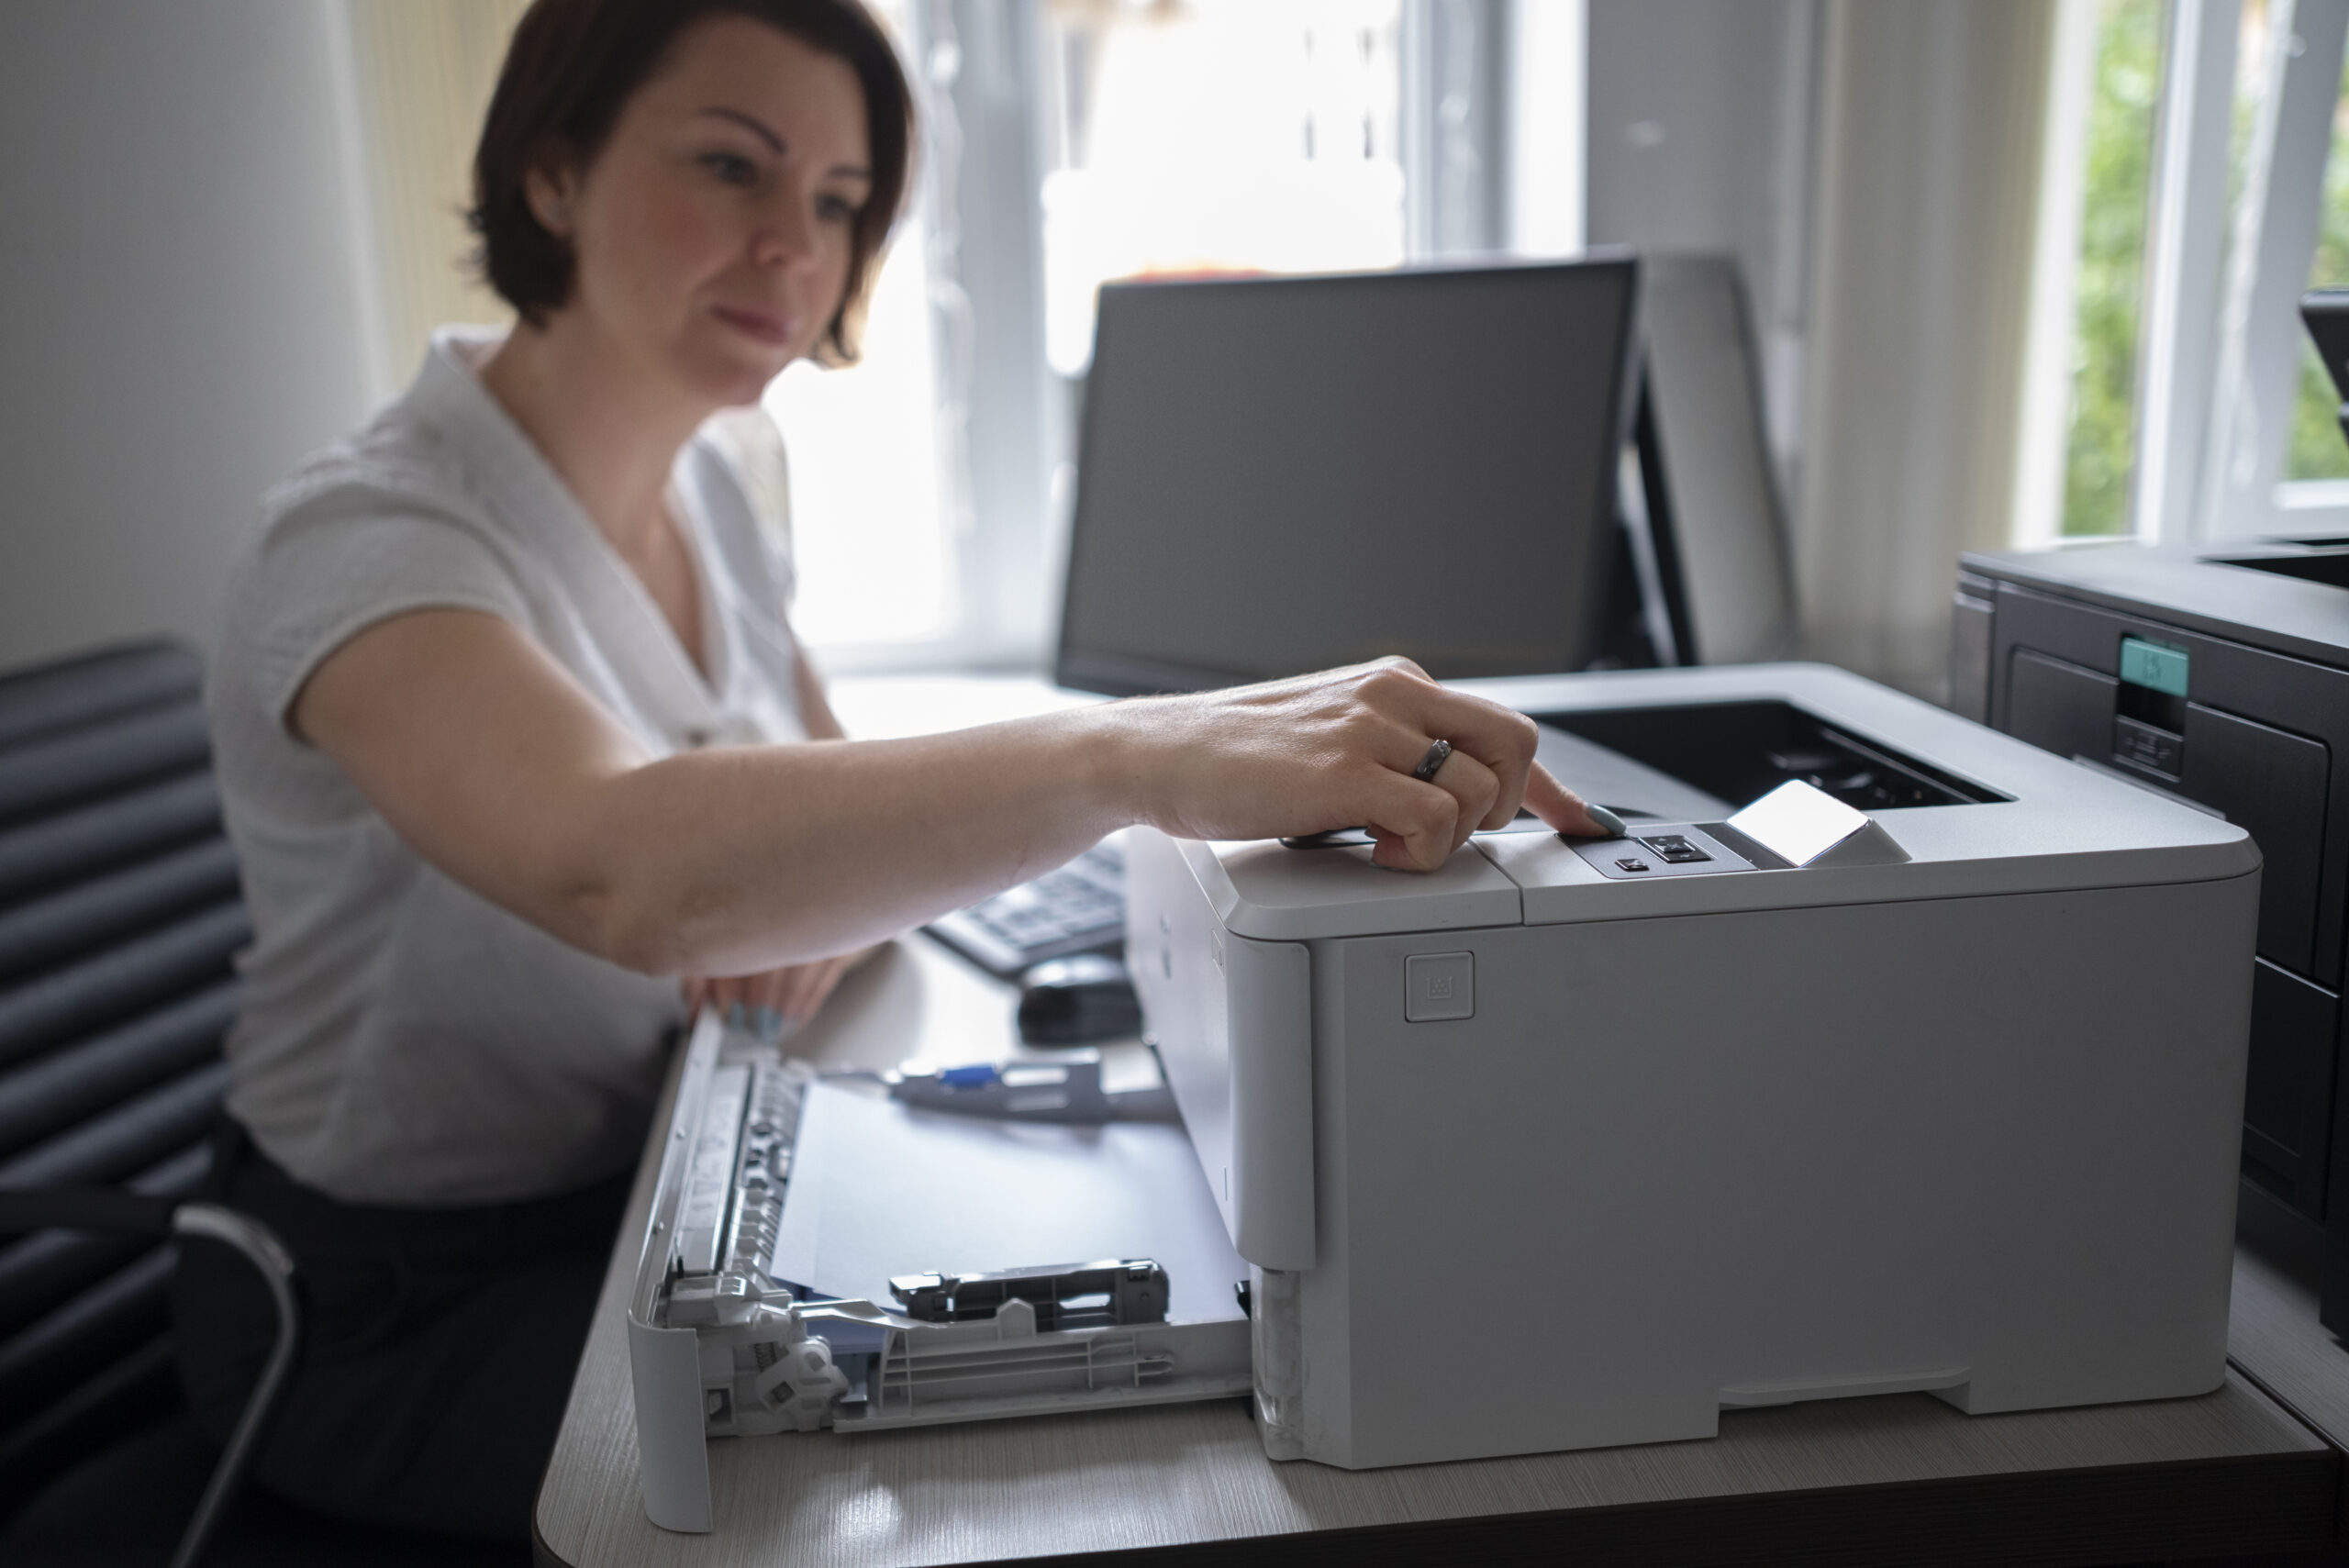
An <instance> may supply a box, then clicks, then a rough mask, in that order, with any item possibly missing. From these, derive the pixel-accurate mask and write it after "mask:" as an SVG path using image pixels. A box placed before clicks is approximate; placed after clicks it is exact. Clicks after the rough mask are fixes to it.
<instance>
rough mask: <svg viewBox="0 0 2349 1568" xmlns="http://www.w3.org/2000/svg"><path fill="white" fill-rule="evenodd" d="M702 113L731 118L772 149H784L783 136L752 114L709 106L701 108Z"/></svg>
mask: <svg viewBox="0 0 2349 1568" xmlns="http://www.w3.org/2000/svg"><path fill="white" fill-rule="evenodd" d="M702 113H703V114H706V115H716V116H717V117H718V118H719V119H722V120H732V121H733V122H734V123H735V124H736V125H739V126H740V127H741V128H743V129H745V130H747V131H749V132H750V133H751V135H752V136H755V137H757V138H758V139H760V140H761V141H763V142H765V143H766V144H767V146H768V147H769V148H770V149H772V150H774V151H776V152H781V151H782V150H784V147H783V138H781V137H779V136H777V135H776V134H775V133H774V131H772V130H770V129H768V128H767V127H766V125H765V124H764V122H763V121H761V120H759V119H757V118H756V117H752V116H750V115H746V114H744V113H743V112H742V111H741V110H740V109H728V108H719V107H711V108H707V109H704V110H702Z"/></svg>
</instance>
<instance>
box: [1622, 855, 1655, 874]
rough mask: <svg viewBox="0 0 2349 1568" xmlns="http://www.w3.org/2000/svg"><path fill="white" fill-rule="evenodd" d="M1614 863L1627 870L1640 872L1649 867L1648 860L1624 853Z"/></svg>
mask: <svg viewBox="0 0 2349 1568" xmlns="http://www.w3.org/2000/svg"><path fill="white" fill-rule="evenodd" d="M1615 863H1616V864H1617V865H1618V866H1620V867H1621V868H1622V869H1623V870H1625V871H1627V872H1642V871H1646V870H1648V869H1650V868H1649V866H1648V862H1645V861H1643V860H1642V859H1640V857H1639V856H1637V855H1625V856H1623V857H1621V858H1620V859H1619V860H1618V861H1616V862H1615Z"/></svg>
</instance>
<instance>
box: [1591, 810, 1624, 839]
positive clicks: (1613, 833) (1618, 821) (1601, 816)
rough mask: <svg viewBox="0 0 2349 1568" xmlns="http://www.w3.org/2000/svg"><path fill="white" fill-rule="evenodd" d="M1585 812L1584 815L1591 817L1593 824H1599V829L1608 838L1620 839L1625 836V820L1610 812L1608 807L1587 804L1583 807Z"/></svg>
mask: <svg viewBox="0 0 2349 1568" xmlns="http://www.w3.org/2000/svg"><path fill="white" fill-rule="evenodd" d="M1583 811H1584V814H1585V815H1586V816H1587V817H1589V818H1590V819H1591V820H1592V821H1593V822H1596V823H1598V826H1599V828H1601V829H1602V830H1603V831H1604V832H1605V834H1606V836H1607V837H1608V838H1610V839H1620V838H1621V837H1622V836H1623V819H1622V818H1621V817H1618V816H1616V815H1615V814H1614V813H1613V812H1611V811H1609V810H1608V809H1607V807H1605V806H1591V805H1588V804H1585V805H1584V806H1583Z"/></svg>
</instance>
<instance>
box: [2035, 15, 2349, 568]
mask: <svg viewBox="0 0 2349 1568" xmlns="http://www.w3.org/2000/svg"><path fill="white" fill-rule="evenodd" d="M2098 11H2099V16H2098V18H2097V51H2096V85H2095V90H2094V95H2093V96H2092V97H2091V99H2090V101H2089V106H2088V123H2087V176H2086V181H2085V186H2084V190H2083V193H2082V199H2081V212H2080V270H2079V276H2078V282H2077V284H2076V295H2075V298H2076V304H2075V306H2074V309H2075V317H2074V325H2075V338H2074V348H2073V361H2072V425H2071V431H2070V437H2069V441H2068V445H2067V448H2066V451H2065V468H2064V532H2065V533H2066V534H2074V535H2094V534H2117V533H2122V532H2125V531H2127V529H2128V528H2129V473H2130V467H2131V462H2132V452H2133V449H2134V442H2135V435H2136V406H2137V321H2138V306H2139V303H2140V296H2141V295H2143V287H2144V272H2145V264H2144V257H2145V219H2146V214H2147V211H2148V208H2149V206H2150V196H2151V190H2152V186H2151V183H2150V177H2151V174H2152V172H2153V155H2154V106H2155V104H2156V103H2157V102H2158V100H2159V98H2160V96H2161V76H2162V70H2161V68H2162V6H2161V0H2103V3H2102V4H2101V5H2100V6H2099V7H2098ZM2327 211H2328V217H2329V216H2330V213H2331V211H2332V209H2331V208H2330V207H2328V209H2327ZM2344 211H2349V208H2344ZM2328 232H2330V231H2329V230H2328ZM2345 237H2349V235H2345ZM2344 257H2349V251H2345V252H2344ZM2334 444H2335V445H2336V446H2337V445H2340V442H2339V441H2338V439H2336V440H2335V443H2334ZM2344 455H2349V449H2344Z"/></svg>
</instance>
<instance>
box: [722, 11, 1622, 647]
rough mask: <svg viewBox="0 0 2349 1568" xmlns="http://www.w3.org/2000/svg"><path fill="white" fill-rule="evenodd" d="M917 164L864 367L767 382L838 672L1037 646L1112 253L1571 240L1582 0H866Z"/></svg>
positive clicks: (1305, 255) (1190, 255)
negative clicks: (900, 81)
mask: <svg viewBox="0 0 2349 1568" xmlns="http://www.w3.org/2000/svg"><path fill="white" fill-rule="evenodd" d="M875 9H876V10H877V11H879V12H880V13H881V14H882V15H883V17H884V18H885V20H886V21H887V22H888V24H889V25H890V27H891V28H892V29H893V30H894V31H895V32H896V36H897V37H898V39H899V40H900V42H901V45H902V48H903V53H904V56H905V58H906V59H907V61H908V62H909V69H910V71H911V73H912V74H914V75H916V76H917V77H918V83H917V90H918V92H919V93H920V94H921V95H922V96H923V99H924V103H923V118H924V136H923V146H922V150H921V163H920V183H919V189H918V197H917V204H916V206H915V208H914V210H913V213H912V215H911V218H910V221H909V222H908V223H907V226H906V227H905V228H904V229H903V230H902V231H901V233H900V235H899V237H898V239H897V241H896V245H895V247H894V248H893V250H892V252H891V254H890V257H889V259H888V261H887V263H886V265H885V269H884V271H883V272H882V274H881V277H880V280H879V283H878V286H877V289H876V293H875V296H874V310H873V315H872V318H871V322H870V327H869V329H868V332H867V336H866V344H865V348H866V352H865V357H864V361H863V363H861V364H859V365H858V366H856V367H854V368H853V369H850V370H845V371H818V370H816V369H814V368H813V367H807V366H802V367H795V368H794V369H793V370H792V371H791V372H790V373H787V374H786V375H785V376H784V377H783V378H782V379H781V380H780V381H779V382H778V383H777V384H776V385H775V386H774V388H773V389H772V391H771V392H770V394H769V395H768V399H767V405H768V407H769V408H770V409H771V410H772V411H773V412H774V416H775V417H776V419H777V421H778V423H779V424H780V425H781V426H782V428H783V430H784V436H785V445H786V448H787V450H788V451H789V454H790V460H791V465H792V503H793V531H794V536H795V539H794V543H795V550H796V557H797V560H798V563H799V569H800V592H799V596H798V601H797V603H796V606H795V617H796V622H797V624H798V626H799V628H800V630H801V633H802V635H803V636H804V637H805V638H806V639H807V641H808V642H809V644H810V645H811V646H812V647H813V648H814V649H815V651H816V652H817V654H818V658H819V659H820V660H821V661H822V662H823V663H824V664H825V665H826V667H827V668H829V669H831V670H835V671H843V672H845V671H854V670H866V671H870V670H878V669H887V668H899V669H910V668H919V667H924V666H935V665H938V664H941V663H948V662H965V663H977V664H982V665H985V664H994V665H1032V664H1033V663H1034V662H1037V661H1038V660H1040V659H1041V657H1042V656H1043V654H1044V651H1045V646H1046V642H1047V639H1048V637H1049V634H1050V630H1051V627H1050V622H1051V619H1052V612H1053V606H1052V604H1051V603H1050V599H1051V584H1052V580H1053V578H1054V575H1055V563H1056V562H1057V560H1058V559H1059V552H1060V550H1061V548H1062V544H1063V533H1062V531H1061V530H1062V529H1063V527H1064V520H1065V516H1066V510H1067V507H1068V505H1069V503H1070V501H1071V500H1072V499H1073V494H1074V484H1073V480H1074V466H1073V463H1074V419H1073V417H1072V414H1073V411H1074V408H1075V406H1076V405H1077V403H1078V401H1079V400H1080V399H1081V396H1082V378H1083V376H1084V374H1085V372H1086V370H1087V369H1088V368H1089V365H1090V361H1091V358H1092V336H1093V312H1094V299H1095V296H1096V293H1097V290H1098V288H1099V286H1100V284H1102V283H1103V282H1105V281H1107V280H1108V279H1111V278H1118V277H1130V276H1150V275H1161V276H1163V275H1167V274H1170V273H1197V272H1226V271H1252V272H1253V271H1278V272H1324V271H1353V270H1358V269H1370V268H1381V267H1391V266H1394V265H1397V264H1398V263H1400V262H1402V261H1404V260H1405V259H1406V258H1407V257H1415V256H1423V255H1436V254H1442V253H1445V252H1446V251H1448V250H1459V249H1471V250H1498V249H1503V248H1505V247H1513V248H1516V249H1520V250H1532V251H1535V252H1539V253H1545V254H1554V253H1559V252H1562V251H1570V250H1575V249H1578V248H1579V245H1580V241H1581V234H1582V221H1581V220H1582V210H1581V208H1582V189H1583V185H1582V167H1581V159H1582V148H1581V140H1580V131H1581V116H1582V52H1583V46H1584V39H1585V36H1586V29H1585V26H1584V18H1585V12H1584V9H1583V6H1582V5H1581V4H1580V3H1579V0H1010V3H1003V0H877V3H876V5H875Z"/></svg>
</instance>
